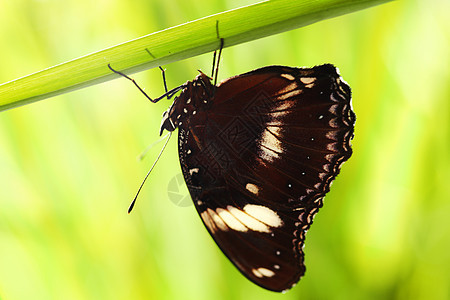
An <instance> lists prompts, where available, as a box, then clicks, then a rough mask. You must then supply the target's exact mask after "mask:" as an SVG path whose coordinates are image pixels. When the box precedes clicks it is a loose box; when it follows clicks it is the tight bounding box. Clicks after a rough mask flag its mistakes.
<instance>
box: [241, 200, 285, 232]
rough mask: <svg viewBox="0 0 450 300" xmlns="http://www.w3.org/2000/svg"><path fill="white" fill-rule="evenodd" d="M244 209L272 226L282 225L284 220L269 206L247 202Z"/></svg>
mask: <svg viewBox="0 0 450 300" xmlns="http://www.w3.org/2000/svg"><path fill="white" fill-rule="evenodd" d="M244 211H245V212H246V213H247V214H249V215H250V216H252V217H253V218H255V219H257V220H258V221H261V222H263V223H265V224H267V225H269V226H271V227H281V226H282V225H283V220H281V218H280V217H279V216H278V214H277V213H276V212H274V211H273V210H271V209H270V208H268V207H265V206H262V205H255V204H247V205H245V206H244Z"/></svg>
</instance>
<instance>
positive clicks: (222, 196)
mask: <svg viewBox="0 0 450 300" xmlns="http://www.w3.org/2000/svg"><path fill="white" fill-rule="evenodd" d="M350 101H351V95H350V88H349V87H348V85H347V84H346V83H345V82H343V80H342V79H341V77H340V76H339V74H338V73H337V70H336V68H335V67H334V66H332V65H322V66H317V67H314V68H311V69H299V68H289V67H282V66H270V67H265V68H261V69H257V70H254V71H251V72H249V73H245V74H242V75H238V76H235V77H231V78H229V79H227V80H225V81H223V82H221V83H220V84H219V85H218V86H217V88H216V90H215V93H214V95H213V96H212V97H211V99H208V102H209V104H208V105H207V108H206V109H203V110H201V109H200V110H198V111H195V113H194V114H190V117H189V118H187V119H186V120H185V122H183V123H182V124H181V125H180V126H179V155H180V163H181V167H182V172H183V175H184V178H185V181H186V183H187V186H188V189H189V191H190V194H191V197H192V199H193V201H194V204H195V207H196V209H197V211H198V213H199V214H200V216H201V218H202V220H203V223H204V224H205V226H206V228H207V229H208V231H209V232H210V234H211V236H212V237H213V238H214V240H215V241H216V243H217V244H218V245H219V247H220V248H221V249H222V251H223V252H224V253H225V255H226V256H227V257H228V258H229V259H230V260H231V261H232V262H233V263H234V264H235V266H236V267H237V268H238V269H239V270H240V271H241V272H242V273H243V274H244V275H245V276H246V277H247V278H249V279H250V280H251V281H253V282H254V283H256V284H258V285H260V286H261V287H264V288H266V289H269V290H273V291H284V290H286V289H289V288H291V287H292V286H293V285H295V284H296V283H297V282H298V280H299V279H300V277H301V276H302V275H303V274H304V272H305V266H304V253H303V245H304V240H305V233H306V230H307V229H308V228H309V227H310V225H311V223H312V220H313V217H314V215H315V213H317V211H318V209H319V208H320V207H322V198H323V197H324V196H325V194H326V193H327V192H328V191H329V188H330V184H331V181H332V180H333V179H334V178H335V177H336V175H337V174H338V173H339V170H340V166H341V164H342V163H343V162H344V161H346V160H347V159H348V158H349V157H350V155H351V153H352V151H351V148H350V140H351V138H352V137H353V126H354V122H355V116H354V113H353V112H352V110H351V104H350Z"/></svg>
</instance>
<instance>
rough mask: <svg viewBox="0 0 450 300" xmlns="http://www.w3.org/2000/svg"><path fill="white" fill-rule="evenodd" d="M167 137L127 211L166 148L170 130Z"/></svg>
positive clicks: (129, 210)
mask: <svg viewBox="0 0 450 300" xmlns="http://www.w3.org/2000/svg"><path fill="white" fill-rule="evenodd" d="M168 135H169V137H168V138H167V141H166V143H165V144H164V146H163V147H162V149H161V151H160V152H159V154H158V157H157V158H156V160H155V162H154V163H153V165H152V167H151V168H150V170H149V171H148V172H147V175H145V178H144V180H143V181H142V183H141V186H140V187H139V189H138V191H137V193H136V196H134V199H133V201H132V202H131V204H130V207H129V208H128V213H131V211H132V210H133V207H134V205H135V204H136V199H137V197H138V196H139V193H140V192H141V189H142V187H143V186H144V183H145V181H146V180H147V178H148V176H149V175H150V173H151V172H152V170H153V168H154V167H155V165H156V163H157V162H158V160H159V158H160V157H161V155H162V153H163V152H164V149H166V146H167V143H168V142H169V140H170V137H171V136H172V132H169V134H168ZM166 136H167V135H166Z"/></svg>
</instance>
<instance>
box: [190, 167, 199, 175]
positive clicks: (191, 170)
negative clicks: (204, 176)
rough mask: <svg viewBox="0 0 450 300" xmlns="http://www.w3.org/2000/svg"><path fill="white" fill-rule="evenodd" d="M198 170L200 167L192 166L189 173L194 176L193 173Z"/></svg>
mask: <svg viewBox="0 0 450 300" xmlns="http://www.w3.org/2000/svg"><path fill="white" fill-rule="evenodd" d="M198 171H199V169H198V168H192V169H190V170H189V174H191V176H192V174H194V173H198Z"/></svg>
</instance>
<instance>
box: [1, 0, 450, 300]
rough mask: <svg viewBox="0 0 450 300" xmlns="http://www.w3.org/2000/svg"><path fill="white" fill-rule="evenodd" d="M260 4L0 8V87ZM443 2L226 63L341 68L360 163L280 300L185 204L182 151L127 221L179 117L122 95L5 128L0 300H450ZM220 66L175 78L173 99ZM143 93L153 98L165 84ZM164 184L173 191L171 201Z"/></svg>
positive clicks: (272, 43) (449, 137) (298, 36)
mask: <svg viewBox="0 0 450 300" xmlns="http://www.w3.org/2000/svg"><path fill="white" fill-rule="evenodd" d="M250 3H251V2H250V1H247V2H245V1H231V0H230V1H223V0H211V1H182V0H167V1H156V0H147V1H118V0H115V1H104V0H100V1H96V2H89V1H80V0H76V1H75V0H67V1H56V0H35V1H32V0H16V1H4V2H2V4H1V5H2V9H1V10H0V40H1V41H2V43H1V46H0V61H1V62H0V64H1V68H0V82H6V81H9V80H12V79H15V78H17V77H20V76H23V75H27V74H29V73H31V72H34V71H38V70H41V69H43V68H46V67H49V66H52V65H55V64H57V63H61V62H64V61H66V60H69V59H72V58H75V57H78V56H81V55H83V54H87V53H90V52H93V51H96V50H98V49H103V48H105V47H107V46H111V45H115V44H117V43H120V42H123V41H127V40H130V39H132V38H136V37H139V36H142V35H144V34H148V33H151V32H154V31H157V30H161V29H164V28H167V27H170V26H173V25H177V24H180V23H183V22H186V21H190V20H194V19H197V18H200V17H203V16H207V15H210V14H213V13H218V12H221V11H223V10H227V9H232V8H236V7H238V6H242V5H244V4H250ZM448 11H450V2H448V1H446V0H441V1H440V0H432V1H425V0H410V1H396V2H393V3H388V4H385V5H382V6H378V7H375V8H372V9H368V10H365V11H361V12H358V13H354V14H350V15H346V16H342V17H339V18H336V19H332V20H327V21H324V22H320V23H317V24H314V25H311V26H308V27H305V28H302V29H298V30H294V31H291V32H287V33H284V34H280V35H277V36H272V37H269V38H265V39H261V40H258V41H254V42H251V43H247V44H243V45H239V46H236V47H232V48H227V49H225V51H224V53H223V57H222V58H223V59H222V64H221V68H220V77H221V78H227V77H230V76H232V75H236V74H240V73H243V72H246V71H249V70H252V69H255V68H258V67H262V66H265V65H272V64H282V65H290V66H313V65H317V64H321V63H325V62H330V63H333V64H335V65H336V66H338V67H339V68H340V71H341V74H342V76H343V77H344V79H345V80H346V81H347V82H348V83H349V84H350V86H351V87H352V89H353V106H354V110H355V112H356V114H357V124H356V133H355V139H354V142H353V145H354V147H353V148H354V155H353V157H352V158H351V159H350V160H349V161H348V162H347V163H346V164H345V165H344V166H343V169H342V172H341V174H340V175H339V177H338V178H337V179H336V181H335V183H334V184H333V187H332V191H331V192H330V193H329V194H328V196H327V197H326V199H325V206H324V207H323V208H322V209H321V211H320V212H319V214H318V215H317V216H316V218H315V221H314V225H313V226H312V228H311V229H310V230H309V232H308V234H307V240H306V247H305V253H306V265H307V272H306V275H305V276H304V277H303V278H302V279H301V281H300V283H299V284H298V285H297V286H296V287H295V288H294V289H292V290H291V291H289V292H288V293H287V294H285V295H279V294H277V293H273V292H268V291H265V290H263V289H261V288H259V287H257V286H255V285H254V284H252V283H251V282H249V281H248V280H247V279H246V278H244V277H243V276H242V275H241V274H240V273H239V272H238V271H237V270H236V269H235V268H234V267H233V266H232V265H231V263H229V262H228V261H227V259H226V258H225V257H224V256H223V255H222V253H221V252H220V250H219V249H218V248H217V247H216V245H215V244H214V242H213V241H212V239H211V238H210V237H209V235H208V233H207V231H206V230H205V229H204V228H203V225H202V223H201V221H200V218H199V217H198V216H197V213H196V212H195V209H194V207H193V206H192V205H190V206H188V207H183V206H180V205H176V204H175V203H173V202H172V201H170V197H169V195H168V191H169V190H171V191H172V192H173V191H174V189H177V188H179V189H180V190H179V191H178V190H176V191H175V192H177V193H179V194H181V195H185V194H187V189H186V187H185V186H184V185H181V186H178V184H176V183H175V185H174V181H173V179H174V178H176V176H177V175H178V174H179V173H180V167H179V163H178V154H177V147H176V141H175V138H173V140H172V141H171V142H170V143H169V147H168V149H167V150H166V151H165V153H164V154H163V157H162V159H161V160H160V161H159V162H158V165H157V167H156V168H155V170H154V173H153V174H151V176H150V178H149V181H148V182H147V184H146V186H145V187H144V189H143V191H142V193H141V195H140V199H139V200H138V203H137V205H136V207H135V210H134V211H133V213H132V214H131V215H127V214H126V210H127V207H128V204H129V202H130V201H131V199H132V198H133V196H134V193H135V192H136V189H137V187H138V186H139V184H140V182H141V180H142V178H143V176H144V175H145V173H146V171H147V170H148V168H149V166H150V165H151V163H152V161H153V160H154V158H155V157H156V155H157V154H158V152H159V145H162V144H159V145H158V146H156V147H155V148H153V149H152V150H151V151H150V152H149V154H148V156H147V158H146V159H145V160H144V161H143V162H138V161H137V160H136V156H137V155H139V153H140V152H141V151H142V150H144V149H145V147H146V146H147V145H148V144H151V143H152V142H153V141H155V140H157V139H158V138H159V137H158V133H159V125H160V116H161V113H162V112H163V111H164V110H165V109H167V107H168V106H169V105H170V101H163V102H160V103H158V104H151V103H149V102H148V101H147V100H146V99H145V98H144V97H143V96H142V95H141V94H140V93H139V91H137V90H136V88H135V87H133V86H132V85H131V84H130V83H129V82H128V81H126V80H114V81H111V82H108V83H105V84H101V85H98V86H94V87H90V88H87V89H84V90H80V91H76V92H73V93H70V94H67V95H64V96H58V97H55V98H52V99H49V100H46V101H41V102H38V103H34V104H32V105H28V106H24V107H21V108H18V109H13V110H9V111H6V112H2V113H1V114H0V145H1V147H0V170H1V172H0V207H1V208H0V299H7V300H10V299H255V298H257V299H278V298H280V299H281V298H283V299H300V298H301V299H412V298H413V299H448V298H450V287H449V282H450V255H449V251H448V249H449V247H450V218H449V214H450V202H449V199H450V185H449V184H448V183H447V180H448V178H450V155H449V154H450V130H449V129H450V102H449V100H450V85H449V83H450V69H449V68H448V66H449V65H450V63H449V59H450V21H449V19H448ZM211 62H212V54H208V55H202V56H199V57H195V58H192V59H189V60H186V61H183V62H178V63H174V64H171V65H167V66H164V67H165V68H166V69H167V72H166V74H167V79H168V84H169V86H172V87H173V86H176V85H179V84H181V83H183V82H185V81H186V80H190V79H192V78H194V76H195V75H196V74H197V69H203V70H206V71H208V72H209V70H210V67H211ZM134 78H135V79H136V80H137V81H138V82H140V83H141V85H142V86H145V87H146V91H147V92H149V93H150V94H151V95H153V96H156V95H159V94H161V93H162V92H163V89H164V87H163V85H162V82H161V74H160V72H159V71H158V70H150V71H147V72H143V73H139V74H136V75H135V76H134ZM169 184H172V185H170V186H169Z"/></svg>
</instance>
